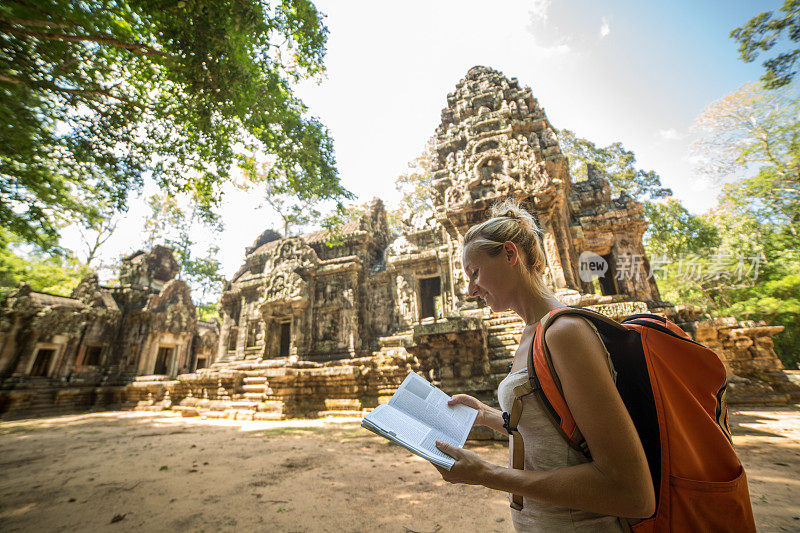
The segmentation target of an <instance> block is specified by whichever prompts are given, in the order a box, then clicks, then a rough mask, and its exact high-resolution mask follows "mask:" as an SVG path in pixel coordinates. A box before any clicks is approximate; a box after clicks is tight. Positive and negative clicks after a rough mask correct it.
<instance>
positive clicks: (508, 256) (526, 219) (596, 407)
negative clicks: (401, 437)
mask: <svg viewBox="0 0 800 533" xmlns="http://www.w3.org/2000/svg"><path fill="white" fill-rule="evenodd" d="M492 215H493V217H492V218H491V219H490V220H487V221H485V222H483V223H481V224H478V225H476V226H473V227H472V228H470V230H469V231H468V232H467V234H466V236H465V237H464V254H463V258H462V260H463V266H464V271H465V272H466V275H467V277H468V279H469V294H470V296H473V297H475V296H477V297H480V298H482V299H483V300H484V301H485V302H486V304H487V305H488V306H489V307H491V309H492V310H493V311H495V312H498V311H505V310H507V309H511V310H513V311H514V312H516V313H517V314H518V315H519V316H520V317H521V318H522V319H523V320H524V321H525V329H524V330H523V332H522V336H521V339H520V345H519V348H518V349H517V352H516V354H515V355H514V361H513V364H512V367H511V372H510V373H509V375H508V376H507V377H506V378H505V379H504V380H503V381H502V382H501V383H500V386H499V387H498V399H499V401H500V406H501V408H502V409H503V410H504V411H507V412H510V411H511V405H512V403H513V400H514V393H513V391H514V387H516V386H517V385H520V384H522V383H524V381H525V380H526V379H527V372H526V357H527V354H528V352H529V351H530V348H531V343H532V341H533V334H534V330H535V328H536V325H537V323H538V322H539V320H540V319H541V318H542V317H543V316H544V315H545V314H547V313H548V312H549V311H551V310H553V309H555V308H557V307H563V304H562V303H560V302H559V301H558V300H556V298H555V297H554V296H553V295H552V293H551V292H550V291H549V290H547V288H546V287H545V285H544V281H543V274H544V269H545V256H544V251H543V248H542V243H541V238H542V233H541V230H539V228H538V227H537V225H536V222H535V221H534V219H533V217H532V216H531V215H530V214H529V213H528V212H526V211H525V210H524V209H522V208H521V207H519V205H518V204H516V203H514V202H509V201H507V202H504V203H502V204H500V205H498V206H495V207H494V208H493V209H492ZM545 342H546V343H547V346H548V348H549V350H550V352H551V356H552V360H553V365H554V367H555V370H556V374H557V375H558V377H559V379H560V380H561V384H562V387H563V394H564V397H565V399H566V401H567V404H568V406H569V409H570V411H571V413H572V415H573V417H574V419H575V421H576V423H577V425H578V427H579V428H580V430H581V432H582V433H583V435H584V437H585V439H586V442H587V444H588V446H589V449H590V451H591V456H592V460H591V461H587V459H585V458H584V457H583V455H582V454H581V453H580V452H577V451H575V450H573V449H572V448H570V447H569V445H568V444H567V442H566V441H565V440H564V439H563V438H562V437H561V436H560V435H559V434H558V432H557V431H556V429H555V428H554V427H553V425H552V424H551V422H550V421H549V419H548V418H547V415H546V414H545V413H544V411H543V410H542V408H541V407H540V405H539V404H538V402H537V401H536V399H535V397H534V395H532V394H531V395H528V396H525V397H523V406H524V408H523V411H522V417H521V419H520V422H519V431H520V434H521V435H522V437H523V439H524V442H525V470H515V469H512V468H504V467H499V466H496V465H493V464H490V463H487V462H486V461H484V460H482V459H481V458H480V457H479V456H478V455H477V454H475V453H474V452H471V451H468V450H464V449H460V448H455V447H453V446H450V445H448V444H446V443H442V442H439V443H437V446H438V448H439V449H440V450H441V451H442V452H444V453H446V454H448V455H450V456H451V457H453V458H454V459H456V463H455V465H454V466H453V468H452V469H451V470H450V471H447V470H443V469H439V471H440V473H441V474H442V477H443V478H444V479H445V481H448V482H450V483H467V484H472V485H483V486H486V487H489V488H492V489H496V490H502V491H505V492H509V493H513V494H521V495H522V496H523V499H524V505H523V509H522V510H521V511H515V510H512V518H513V521H514V526H515V528H516V529H517V530H518V531H573V530H574V531H579V530H584V531H622V530H623V527H622V524H621V523H620V521H619V519H618V518H617V517H625V518H628V519H639V518H646V517H648V516H650V515H652V514H653V512H654V510H655V494H654V492H653V486H652V481H651V478H650V470H649V469H648V465H647V460H646V458H645V454H644V450H643V449H642V445H641V443H640V441H639V438H638V435H637V432H636V429H635V428H634V425H633V422H632V421H631V419H630V416H629V415H628V412H627V411H626V409H625V406H624V404H623V403H622V400H621V398H620V396H619V394H618V393H617V390H616V387H615V385H614V380H613V374H614V372H613V368H612V367H611V362H610V360H609V358H608V353H607V352H606V349H605V346H604V345H603V343H602V341H601V340H600V338H599V335H598V334H597V331H596V330H595V329H594V326H593V325H592V324H591V323H589V322H587V321H585V320H583V319H582V318H580V317H574V316H563V317H560V318H558V319H556V320H555V322H553V324H552V325H551V326H550V327H549V328H548V329H547V333H546V335H545ZM458 403H461V404H464V405H468V406H469V407H472V408H474V409H477V410H478V416H477V418H476V420H475V423H476V424H480V425H483V426H487V427H490V428H492V429H494V430H496V431H500V432H505V430H504V429H503V418H502V411H499V410H497V409H494V408H492V407H489V406H488V405H486V404H484V403H483V402H481V401H479V400H478V399H476V398H473V397H472V396H467V395H465V394H457V395H455V396H453V398H452V400H451V401H450V404H451V405H454V404H458Z"/></svg>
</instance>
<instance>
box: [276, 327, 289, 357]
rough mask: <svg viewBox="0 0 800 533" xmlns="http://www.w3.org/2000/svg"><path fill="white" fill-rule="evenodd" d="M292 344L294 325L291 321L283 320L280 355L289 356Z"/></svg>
mask: <svg viewBox="0 0 800 533" xmlns="http://www.w3.org/2000/svg"><path fill="white" fill-rule="evenodd" d="M291 344H292V325H291V323H290V322H281V345H280V354H279V355H280V357H289V347H290V346H291Z"/></svg>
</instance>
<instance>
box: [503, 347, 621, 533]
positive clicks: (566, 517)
mask: <svg viewBox="0 0 800 533" xmlns="http://www.w3.org/2000/svg"><path fill="white" fill-rule="evenodd" d="M609 364H610V361H609ZM611 371H612V373H613V367H612V370H611ZM527 377H528V376H527V370H526V369H522V370H519V371H517V372H513V373H511V374H509V375H508V376H506V378H505V379H504V380H503V381H501V382H500V385H499V386H498V388H497V396H498V399H499V401H500V408H501V409H503V411H505V412H508V413H510V412H511V406H512V404H513V403H514V387H516V386H518V385H522V384H523V383H524V382H525V380H526V379H527ZM517 429H518V430H519V432H520V434H521V435H522V438H523V440H524V441H525V470H533V471H537V470H539V471H541V470H555V469H556V468H562V467H565V466H573V465H577V464H581V463H586V462H587V459H586V458H585V457H584V456H583V455H582V454H581V453H580V452H578V451H576V450H574V449H572V448H570V446H569V445H568V444H567V441H565V440H564V439H563V438H562V437H561V435H559V434H558V432H557V431H556V428H555V427H553V423H552V422H551V421H550V419H549V418H548V417H547V414H545V412H544V410H543V409H542V407H541V406H540V405H539V402H538V401H537V400H536V397H535V395H534V394H528V395H527V396H523V397H522V416H521V417H520V420H519V424H518V426H517ZM512 446H513V445H512V444H511V443H510V442H509V450H508V451H509V460H508V466H509V468H511V458H512V457H513V451H512ZM510 497H511V495H510V494H509V498H510ZM511 518H512V519H513V521H514V528H515V529H516V530H517V531H535V532H559V533H561V532H564V531H584V532H588V531H592V532H594V531H601V532H605V531H614V532H621V531H625V530H624V529H623V527H622V525H621V524H620V522H619V519H618V518H617V517H615V516H608V515H600V514H595V513H590V512H587V511H580V510H577V509H570V508H567V507H556V506H553V505H550V504H546V503H542V502H539V501H537V500H531V499H528V498H523V508H522V510H521V511H516V510H514V509H512V510H511Z"/></svg>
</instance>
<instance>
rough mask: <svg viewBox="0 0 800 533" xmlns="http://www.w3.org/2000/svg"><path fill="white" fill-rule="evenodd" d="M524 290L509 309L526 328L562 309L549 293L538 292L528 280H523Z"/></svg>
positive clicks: (562, 305) (560, 304)
mask: <svg viewBox="0 0 800 533" xmlns="http://www.w3.org/2000/svg"><path fill="white" fill-rule="evenodd" d="M524 289H525V290H522V291H519V293H518V297H517V298H516V299H515V301H513V302H512V303H511V306H510V307H511V310H512V311H514V312H515V313H517V314H518V315H519V316H520V318H522V320H524V321H525V325H526V326H530V325H535V324H537V323H538V322H539V321H540V320H541V319H542V317H543V316H544V315H546V314H547V313H549V312H550V311H552V310H553V309H556V308H558V307H564V304H562V303H561V302H559V301H558V300H557V299H556V297H555V296H553V295H552V294H551V293H550V292H549V291H547V292H545V293H544V294H542V293H541V292H539V290H538V287H535V286H534V284H533V283H532V282H531V281H530V280H529V279H528V280H525V283H524Z"/></svg>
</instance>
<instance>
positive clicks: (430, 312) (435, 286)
mask: <svg viewBox="0 0 800 533" xmlns="http://www.w3.org/2000/svg"><path fill="white" fill-rule="evenodd" d="M441 295H442V282H441V280H440V279H439V278H438V277H435V278H422V279H421V280H419V300H420V313H419V318H420V320H422V319H423V318H428V317H434V318H435V317H437V316H438V315H440V314H441V310H439V312H438V313H437V309H436V300H437V298H439V299H441ZM440 305H441V304H440Z"/></svg>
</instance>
